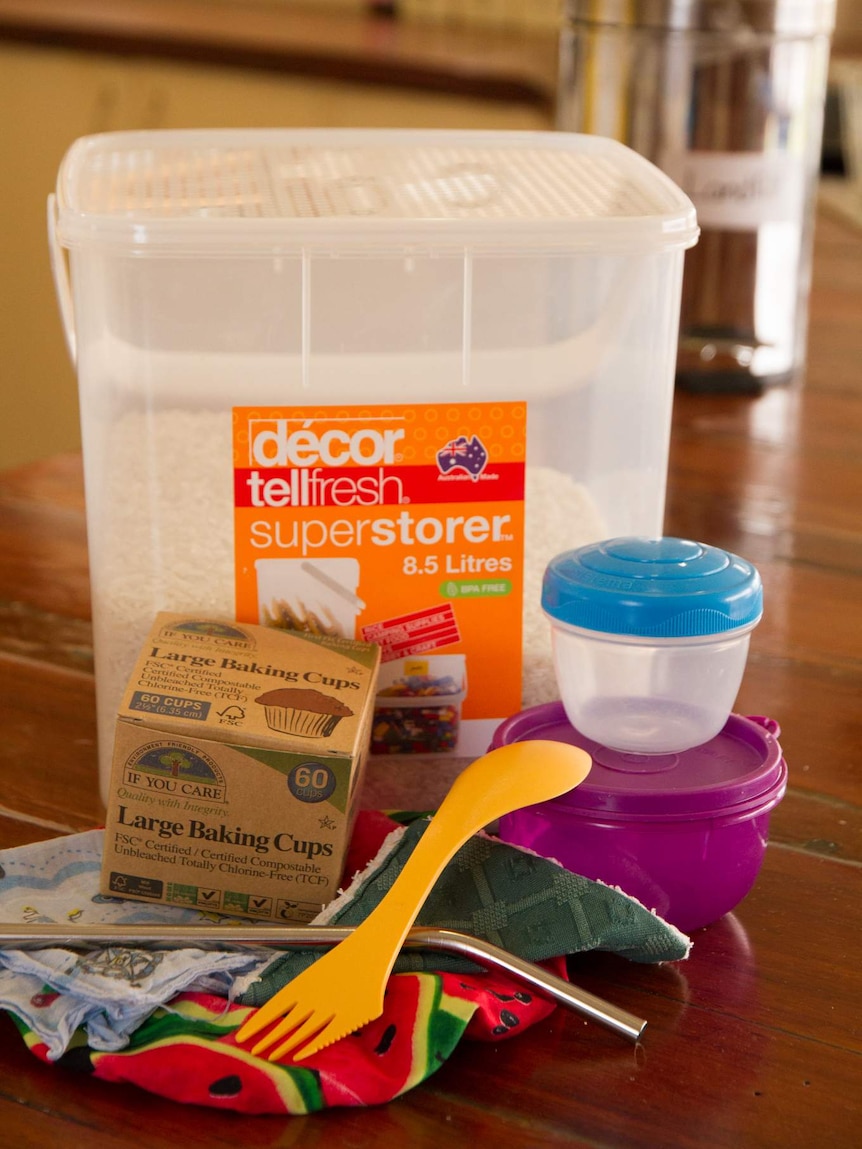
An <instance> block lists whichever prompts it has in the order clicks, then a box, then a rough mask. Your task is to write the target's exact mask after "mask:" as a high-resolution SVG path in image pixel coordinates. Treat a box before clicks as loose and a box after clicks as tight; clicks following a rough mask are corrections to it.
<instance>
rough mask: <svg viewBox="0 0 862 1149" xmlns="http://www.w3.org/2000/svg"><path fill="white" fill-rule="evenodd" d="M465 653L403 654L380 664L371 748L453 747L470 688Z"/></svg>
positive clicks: (424, 750)
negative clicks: (419, 655)
mask: <svg viewBox="0 0 862 1149" xmlns="http://www.w3.org/2000/svg"><path fill="white" fill-rule="evenodd" d="M465 664H466V659H465V656H464V655H463V654H441V655H428V656H427V657H421V658H400V659H397V660H395V661H393V662H386V663H384V664H383V665H382V666H381V668H380V679H379V684H378V688H377V698H376V700H375V703H374V723H373V726H372V732H371V752H372V754H440V753H450V752H451V751H453V750H454V749H455V747H456V745H457V742H458V733H459V730H460V726H461V703H462V702H463V701H464V698H465V697H466V694H467V676H466V666H465Z"/></svg>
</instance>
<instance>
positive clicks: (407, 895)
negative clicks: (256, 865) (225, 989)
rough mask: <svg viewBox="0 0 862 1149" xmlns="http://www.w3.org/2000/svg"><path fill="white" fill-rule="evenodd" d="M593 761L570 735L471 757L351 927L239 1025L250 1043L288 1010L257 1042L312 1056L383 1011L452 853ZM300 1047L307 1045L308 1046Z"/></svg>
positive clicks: (275, 1055)
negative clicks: (371, 905)
mask: <svg viewBox="0 0 862 1149" xmlns="http://www.w3.org/2000/svg"><path fill="white" fill-rule="evenodd" d="M591 765H592V763H591V760H590V757H589V755H588V754H587V753H586V752H585V751H583V750H580V749H578V748H577V747H575V746H568V745H566V744H564V743H562V742H548V741H541V740H537V741H534V742H517V743H513V744H512V745H509V746H501V747H499V748H498V749H496V750H492V751H490V752H489V753H488V754H485V755H484V756H483V757H482V758H478V759H477V760H476V761H475V762H473V763H471V764H470V765H469V766H468V767H467V768H466V769H465V770H464V771H463V772H462V773H461V774H460V775H459V776H458V777H457V778H456V779H455V782H454V783H453V785H452V787H451V789H450V790H449V793H448V794H447V795H446V797H445V798H444V800H443V801H442V802H441V804H440V807H439V809H438V810H437V812H436V814H435V815H434V817H433V818H432V819H431V821H430V823H429V825H428V828H427V829H426V830H425V833H424V834H423V835H422V837H421V838H420V839H419V842H418V843H417V845H416V846H415V848H414V850H413V853H412V854H411V855H410V857H409V858H408V859H407V862H406V863H405V865H404V868H403V869H402V871H401V873H400V874H399V875H398V878H397V879H396V881H395V882H394V883H393V885H392V887H391V889H390V890H389V891H388V892H387V893H386V895H385V897H384V898H383V900H382V901H381V902H380V903H379V904H378V905H377V906H376V908H375V909H374V910H373V911H372V912H371V913H370V914H369V915H368V917H367V918H366V919H365V920H364V921H363V922H362V924H361V925H360V926H358V927H357V928H356V929H355V930H354V931H353V933H352V934H351V935H350V936H349V937H347V938H345V939H344V940H343V941H342V942H339V944H338V945H337V946H335V947H334V948H333V949H331V950H330V951H329V952H328V953H326V954H325V955H324V956H323V957H321V958H318V960H317V961H316V962H315V963H314V965H312V966H309V968H308V969H306V970H303V972H302V973H301V974H299V975H298V976H297V977H296V978H294V980H293V981H291V982H290V983H289V984H288V985H286V986H285V987H284V988H283V989H281V990H279V992H278V993H277V994H275V996H274V997H273V998H271V999H270V1000H269V1001H268V1002H266V1003H265V1004H264V1005H262V1006H260V1008H259V1009H257V1010H255V1012H254V1013H252V1014H251V1015H250V1016H249V1017H248V1018H247V1020H246V1021H245V1023H244V1024H243V1026H242V1027H241V1028H240V1030H239V1032H238V1033H237V1041H238V1042H239V1043H245V1042H247V1041H248V1040H249V1039H250V1038H252V1037H254V1036H255V1034H258V1033H260V1031H261V1030H262V1029H264V1028H265V1027H266V1026H268V1025H270V1024H271V1023H272V1022H274V1021H276V1019H277V1018H279V1017H281V1018H283V1020H282V1021H281V1023H280V1024H279V1025H276V1026H274V1027H273V1028H272V1029H271V1030H270V1031H269V1032H268V1033H266V1034H264V1036H263V1037H262V1038H261V1039H260V1040H259V1041H258V1042H257V1043H256V1044H255V1045H254V1046H253V1047H252V1053H255V1054H258V1053H262V1052H263V1051H264V1050H267V1049H271V1047H272V1046H275V1045H276V1043H277V1042H279V1040H280V1039H281V1038H286V1040H284V1041H281V1043H280V1044H278V1045H277V1046H276V1048H275V1049H272V1051H271V1052H270V1053H269V1054H268V1055H267V1056H268V1058H269V1060H270V1061H279V1060H280V1059H281V1058H283V1057H285V1056H286V1055H287V1054H288V1053H291V1052H292V1053H293V1059H294V1060H295V1061H301V1060H304V1059H305V1058H306V1057H310V1056H311V1055H312V1054H313V1053H317V1052H318V1050H321V1049H323V1048H325V1047H326V1046H327V1045H331V1044H332V1042H334V1041H338V1040H339V1038H342V1037H345V1036H346V1035H347V1034H348V1033H352V1032H353V1031H354V1030H356V1029H359V1028H361V1026H363V1025H365V1024H366V1022H369V1021H373V1020H374V1019H375V1018H377V1017H379V1016H380V1014H381V1013H382V1012H383V995H384V993H385V991H386V982H387V980H388V978H389V974H390V972H391V970H392V966H393V965H394V964H395V959H396V957H397V956H398V952H399V950H400V949H401V946H402V944H403V942H404V939H405V937H406V935H407V933H408V931H409V929H410V927H411V926H412V925H413V922H414V920H415V918H416V915H417V914H418V912H419V910H420V909H421V907H422V904H423V903H424V901H425V899H426V897H427V896H428V894H429V893H430V891H431V889H432V887H433V886H434V883H435V882H436V881H437V879H438V877H439V876H440V874H441V873H442V871H443V869H444V867H445V866H446V864H447V862H448V861H449V860H450V859H451V858H452V856H453V855H454V854H455V853H456V852H457V850H459V849H460V848H461V846H463V845H464V843H465V842H466V841H467V840H468V839H469V838H470V837H472V835H473V834H475V833H477V832H478V831H479V830H481V829H483V828H484V827H485V826H487V825H488V824H489V823H490V822H493V821H494V820H495V819H496V818H499V817H500V816H501V815H503V814H508V813H510V812H511V811H512V810H518V809H520V808H522V807H524V806H533V805H535V804H536V803H537V802H544V801H547V800H548V799H550V798H556V797H558V796H559V795H560V794H565V793H567V792H568V791H569V790H573V789H574V788H575V786H577V785H578V784H579V783H580V782H582V781H583V780H584V778H586V776H587V774H588V773H589V770H590V766H591ZM300 1047H301V1048H300Z"/></svg>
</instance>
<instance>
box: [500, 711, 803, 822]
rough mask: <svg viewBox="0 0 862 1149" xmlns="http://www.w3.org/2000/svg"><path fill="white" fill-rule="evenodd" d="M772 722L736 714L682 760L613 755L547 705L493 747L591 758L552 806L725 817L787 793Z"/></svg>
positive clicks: (514, 724)
mask: <svg viewBox="0 0 862 1149" xmlns="http://www.w3.org/2000/svg"><path fill="white" fill-rule="evenodd" d="M778 733H779V729H778V725H777V723H775V722H773V721H772V720H771V719H769V718H759V717H758V718H753V717H752V718H743V717H742V716H741V715H739V714H731V716H730V717H729V718H728V720H727V723H726V724H725V726H724V729H723V730H722V731H721V732H720V733H718V734H716V736H715V738H712V739H711V740H710V741H709V742H705V743H704V744H703V745H702V746H694V747H692V748H691V749H690V750H684V751H682V752H680V753H678V754H629V753H626V752H625V751H619V750H611V749H609V748H608V747H607V746H602V745H601V744H600V743H598V742H594V741H593V740H592V739H591V738H587V737H586V735H584V734H581V732H580V731H579V730H576V729H575V728H574V726H572V725H571V724H570V723H569V721H568V719H567V718H566V712H565V710H564V709H563V704H562V702H548V703H545V705H543V706H534V707H532V708H531V709H529V710H522V711H521V713H520V714H516V715H514V717H512V718H508V719H507V720H506V721H505V722H503V723H502V724H501V725H500V726H498V727H497V730H496V731H495V733H494V738H493V740H492V743H491V747H492V749H493V748H496V747H497V746H505V745H507V744H508V743H510V742H528V741H531V740H533V739H536V738H547V739H550V740H551V741H553V742H567V743H569V744H570V745H572V746H580V747H581V748H582V749H583V750H586V751H587V753H588V754H589V755H590V757H591V758H592V760H593V766H592V769H591V770H590V773H589V774H588V776H587V777H586V779H585V780H584V781H583V782H582V783H581V784H580V786H577V787H576V788H575V789H574V790H571V791H570V792H569V793H568V794H564V795H562V797H560V798H555V799H554V804H555V805H556V804H560V805H563V806H567V807H569V808H570V809H572V810H576V809H577V810H584V811H587V810H589V811H593V812H601V813H604V814H606V815H608V816H609V817H614V816H624V817H626V818H631V817H635V818H637V817H644V818H651V817H660V818H662V819H670V820H673V819H674V818H688V817H690V816H691V815H693V814H697V815H700V814H716V813H719V812H723V813H727V812H728V811H730V810H731V809H734V810H738V809H739V808H740V807H745V806H746V805H748V804H752V803H759V802H762V801H764V799H766V798H767V797H768V795H769V793H770V791H772V790H775V789H776V788H777V787H780V788H781V789H783V787H784V784H785V782H786V767H785V765H784V759H783V757H782V754H781V747H780V746H779V744H778V741H777V738H776V735H777V734H778Z"/></svg>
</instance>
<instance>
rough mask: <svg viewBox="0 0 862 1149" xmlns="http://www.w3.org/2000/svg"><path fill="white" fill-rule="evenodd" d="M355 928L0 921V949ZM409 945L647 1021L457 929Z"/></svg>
mask: <svg viewBox="0 0 862 1149" xmlns="http://www.w3.org/2000/svg"><path fill="white" fill-rule="evenodd" d="M352 932H353V930H352V929H351V928H348V927H343V926H264V925H261V926H255V925H249V926H248V927H243V926H237V925H229V926H228V925H160V924H158V925H157V924H147V925H116V926H104V925H78V926H73V927H71V928H67V927H66V926H64V925H53V924H44V923H41V922H36V923H33V924H30V925H28V924H17V923H9V922H3V923H0V949H41V948H44V947H45V946H65V947H68V948H75V949H80V948H82V947H90V948H95V947H98V946H104V945H124V946H137V945H162V946H172V947H173V946H188V945H193V946H195V947H200V948H211V947H217V946H219V945H223V946H224V945H227V946H230V947H233V946H276V947H278V948H279V949H313V948H318V947H319V948H324V947H330V946H333V945H337V943H338V942H340V941H343V940H344V938H346V937H347V936H348V935H349V934H351V933H352ZM404 948H405V949H411V950H418V949H430V950H440V951H442V952H444V953H454V954H459V955H460V956H462V957H467V958H470V959H471V960H473V961H475V962H476V963H477V964H478V965H480V966H483V967H484V968H486V969H495V970H499V971H502V972H504V973H507V974H510V975H511V976H512V977H514V978H516V979H517V980H518V981H520V982H522V983H524V984H525V985H528V986H530V987H531V988H532V989H534V990H536V991H537V992H538V993H541V994H543V995H544V996H545V997H548V998H550V999H551V1000H552V1001H556V1002H558V1003H559V1004H560V1005H565V1006H568V1008H569V1009H573V1010H574V1011H575V1012H576V1013H579V1014H581V1015H582V1016H584V1017H588V1018H590V1019H591V1020H592V1021H597V1022H599V1023H600V1024H601V1025H604V1026H606V1027H607V1028H608V1029H611V1030H613V1031H614V1032H615V1033H619V1034H620V1035H621V1036H623V1037H627V1038H628V1039H629V1041H632V1042H637V1041H638V1040H639V1039H640V1037H641V1035H642V1034H643V1031H644V1029H645V1028H646V1024H647V1023H646V1021H644V1020H643V1019H642V1018H640V1017H636V1016H635V1015H634V1014H631V1013H628V1012H627V1011H626V1010H624V1009H620V1008H619V1007H618V1006H615V1005H611V1004H610V1003H609V1002H606V1001H603V1000H602V999H601V998H599V997H596V996H595V995H594V994H591V993H588V992H587V991H586V990H583V989H578V988H577V987H576V986H573V985H571V984H570V983H569V982H567V981H564V980H563V979H562V978H560V977H557V976H556V975H555V974H552V973H550V972H549V971H548V970H545V969H542V968H541V967H540V966H538V965H535V964H534V963H533V962H529V961H525V960H524V959H523V958H519V957H517V956H516V955H515V954H511V953H508V952H507V951H506V950H504V949H501V948H500V947H499V946H495V945H492V944H491V943H490V942H486V941H484V940H482V939H481V938H474V937H471V936H470V935H469V934H462V933H459V932H457V931H456V930H445V929H439V928H436V927H418V926H415V927H414V928H413V929H411V931H410V933H409V934H408V935H407V940H406V942H405V943H404Z"/></svg>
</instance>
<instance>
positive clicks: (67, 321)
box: [48, 192, 78, 367]
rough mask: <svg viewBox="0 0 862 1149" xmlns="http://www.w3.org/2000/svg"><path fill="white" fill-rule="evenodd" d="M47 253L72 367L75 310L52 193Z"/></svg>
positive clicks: (76, 357) (49, 203) (74, 359)
mask: <svg viewBox="0 0 862 1149" xmlns="http://www.w3.org/2000/svg"><path fill="white" fill-rule="evenodd" d="M48 251H49V253H50V257H51V272H52V273H53V276H54V287H55V289H56V291H57V302H58V303H59V305H60V318H61V319H62V320H63V331H64V333H65V336H66V347H67V348H68V350H69V358H70V359H71V360H72V366H73V367H74V366H76V364H77V359H78V349H77V341H76V339H75V309H74V306H73V304H72V287H71V284H70V283H69V263H68V260H67V259H66V254H65V252H64V251H63V249H62V248H61V247H60V241H59V239H58V238H57V197H56V195H54V193H53V192H52V193H51V195H49V196H48Z"/></svg>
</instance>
